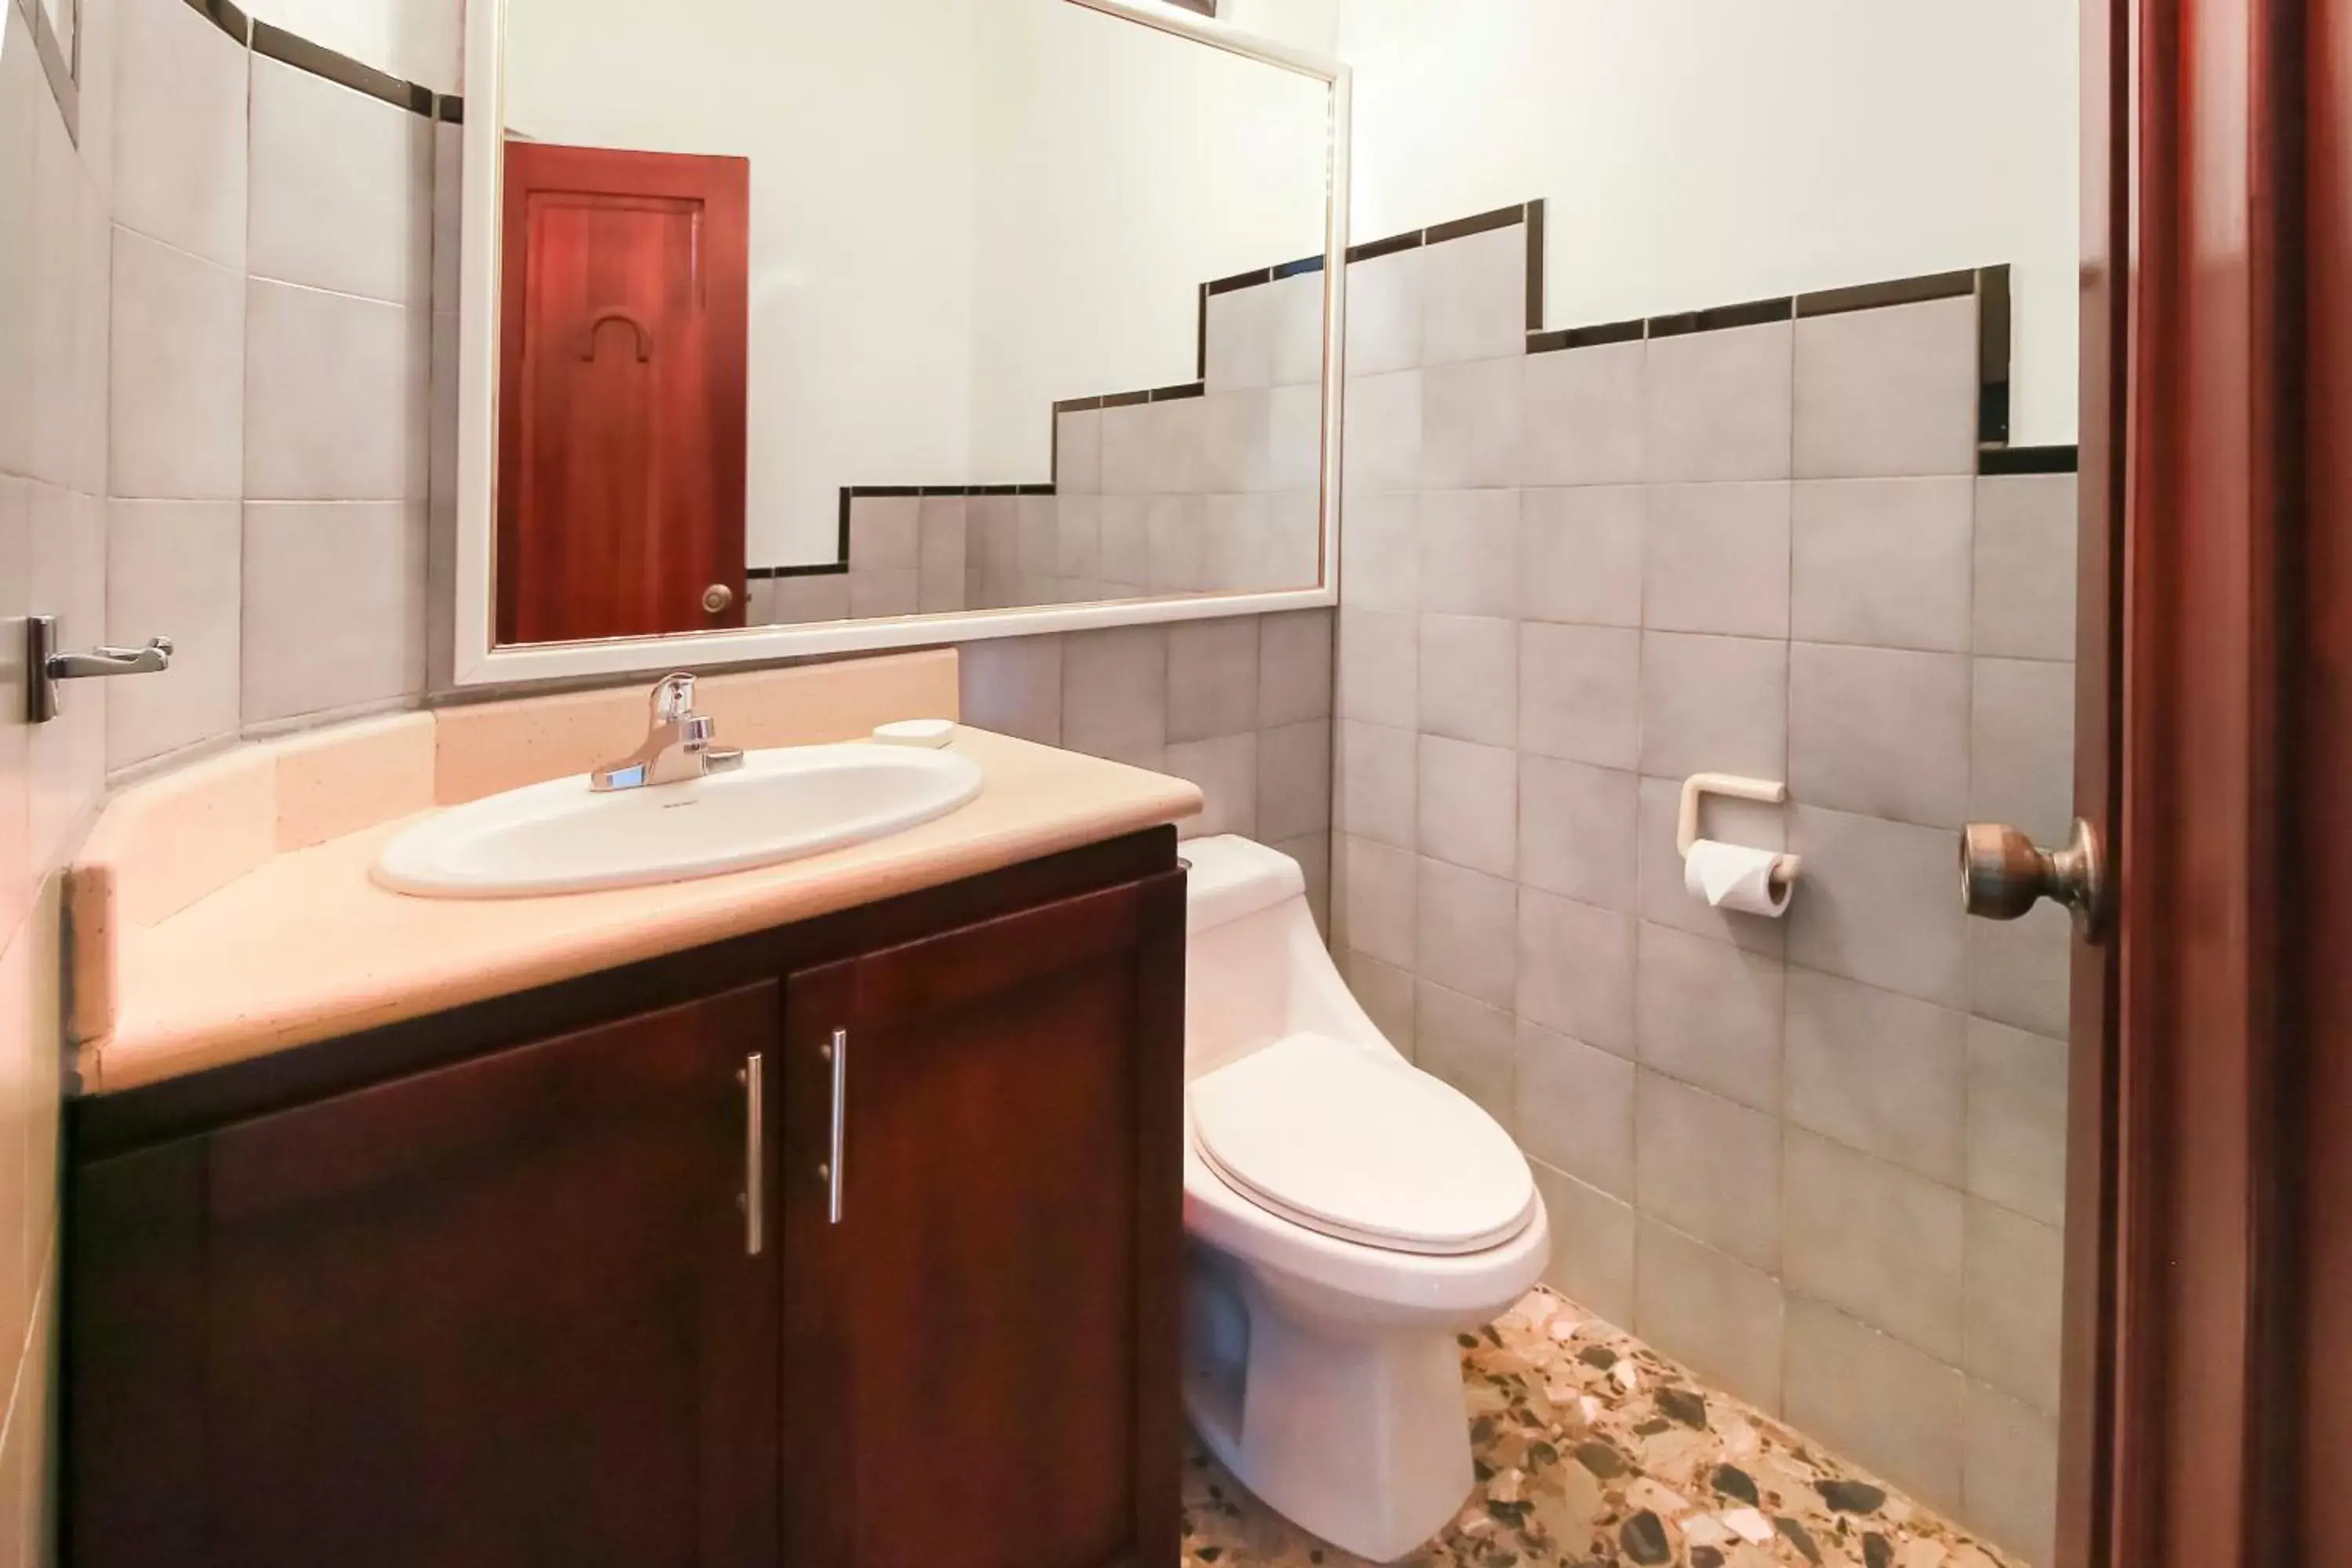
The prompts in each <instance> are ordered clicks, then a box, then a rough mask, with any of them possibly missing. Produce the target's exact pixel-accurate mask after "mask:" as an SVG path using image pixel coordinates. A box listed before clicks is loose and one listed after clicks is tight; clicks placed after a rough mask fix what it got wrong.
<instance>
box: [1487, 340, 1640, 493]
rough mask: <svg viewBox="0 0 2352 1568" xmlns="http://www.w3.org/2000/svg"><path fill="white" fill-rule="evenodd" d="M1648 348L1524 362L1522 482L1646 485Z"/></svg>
mask: <svg viewBox="0 0 2352 1568" xmlns="http://www.w3.org/2000/svg"><path fill="white" fill-rule="evenodd" d="M1648 357H1649V349H1648V345H1647V344H1646V343H1643V342H1630V343H1609V344H1605V345H1603V346H1601V347H1599V348H1589V349H1565V350H1559V351H1556V352H1554V353H1539V354H1529V355H1528V361H1527V390H1526V402H1525V405H1524V408H1523V415H1522V418H1521V422H1520V426H1521V427H1520V440H1521V442H1522V443H1523V446H1524V451H1523V452H1522V454H1521V457H1520V459H1519V480H1520V482H1521V483H1523V484H1529V485H1622V484H1632V483H1634V482H1637V481H1638V480H1640V479H1642V478H1643V468H1644V462H1643V373H1644V367H1645V366H1646V364H1647V362H1648Z"/></svg>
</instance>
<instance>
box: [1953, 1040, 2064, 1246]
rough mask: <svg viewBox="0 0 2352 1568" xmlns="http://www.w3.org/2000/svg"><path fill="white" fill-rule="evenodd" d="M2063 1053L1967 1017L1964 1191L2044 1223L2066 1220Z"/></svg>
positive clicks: (2057, 1045)
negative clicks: (1966, 1185)
mask: <svg viewBox="0 0 2352 1568" xmlns="http://www.w3.org/2000/svg"><path fill="white" fill-rule="evenodd" d="M2066 1051H2067V1047H2066V1046H2065V1044H2064V1042H2063V1041H2059V1040H2046V1039H2043V1038H2042V1037H2040V1036H2039V1035H2029V1034H2025V1033H2023V1032H2022V1031H2021V1030H2017V1029H2012V1028H2010V1027H2008V1026H2005V1025H2000V1024H1995V1023H1991V1022H1989V1021H1988V1020H1986V1019H1983V1018H1971V1019H1969V1192H1971V1193H1974V1194H1977V1195H1978V1196H1979V1197H1982V1198H1989V1199H1990V1200H1991V1201H1992V1202H1994V1203H1997V1204H2000V1205H2002V1206H2004V1207H2007V1208H2012V1209H2015V1210H2016V1211H2017V1212H2018V1213H2020V1214H2021V1215H2027V1216H2029V1217H2030V1218H2032V1219H2037V1220H2040V1221H2041V1222H2042V1224H2044V1225H2058V1224H2061V1223H2063V1221H2064V1219H2065V1217H2066Z"/></svg>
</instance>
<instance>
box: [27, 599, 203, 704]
mask: <svg viewBox="0 0 2352 1568" xmlns="http://www.w3.org/2000/svg"><path fill="white" fill-rule="evenodd" d="M25 626H26V657H25V668H26V700H25V709H26V711H25V717H26V720H27V721H30V722H32V723H35V724H46V723H47V722H48V721H50V720H52V719H54V718H56V717H57V716H58V681H60V680H93V679H102V678H105V677H109V676H116V675H152V674H153V673H155V672H156V671H157V670H163V669H169V668H172V639H171V638H170V637H151V638H149V639H148V642H147V646H146V647H95V648H92V649H90V650H89V652H88V653H59V652H58V651H57V641H58V620H57V617H56V616H30V617H28V618H27V619H26V623H25Z"/></svg>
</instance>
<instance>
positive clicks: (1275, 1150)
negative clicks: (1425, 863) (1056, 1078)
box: [1183, 837, 1551, 1562]
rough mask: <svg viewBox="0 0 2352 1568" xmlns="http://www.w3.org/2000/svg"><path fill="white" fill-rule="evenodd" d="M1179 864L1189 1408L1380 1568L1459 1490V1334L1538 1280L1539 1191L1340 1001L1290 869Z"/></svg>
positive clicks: (1209, 841)
mask: <svg viewBox="0 0 2352 1568" xmlns="http://www.w3.org/2000/svg"><path fill="white" fill-rule="evenodd" d="M1183 854H1184V858H1185V859H1186V860H1187V861H1189V862H1190V864H1191V866H1192V878H1191V884H1190V895H1189V911H1188V920H1187V940H1186V954H1185V1002H1184V1054H1185V1064H1184V1065H1185V1122H1186V1127H1185V1132H1186V1143H1185V1152H1184V1226H1185V1232H1186V1238H1187V1259H1186V1292H1187V1299H1186V1302H1185V1364H1184V1405H1185V1411H1186V1414H1187V1415H1189V1416H1190V1417H1191V1419H1192V1425H1193V1426H1194V1428H1195V1430H1197V1431H1198V1432H1199V1434H1200V1436H1201V1439H1202V1442H1203V1443H1205V1444H1206V1445H1207V1446H1208V1447H1209V1448H1210V1450H1211V1451H1212V1452H1213V1453H1214V1454H1215V1455H1216V1456H1217V1458H1220V1459H1222V1460H1223V1461H1224V1463H1225V1465H1226V1466H1227V1467H1228V1468H1231V1469H1232V1470H1233V1472H1234V1475H1235V1476H1236V1477H1238V1478H1239V1479H1240V1480H1241V1481H1242V1483H1243V1484H1244V1485H1245V1486H1247V1487H1248V1488H1249V1489H1250V1490H1251V1491H1253V1492H1255V1494H1256V1495H1257V1496H1258V1498H1259V1499H1260V1500H1263V1501H1264V1502H1265V1503H1266V1504H1267V1505H1268V1506H1270V1507H1272V1508H1274V1509H1275V1510H1277V1511H1278V1512H1280V1513H1282V1514H1284V1515H1285V1516H1286V1517H1287V1518H1288V1519H1290V1520H1291V1521H1293V1522H1295V1523H1297V1524H1298V1525H1300V1526H1303V1527H1304V1528H1306V1529H1307V1530H1309V1531H1313V1532H1314V1533H1315V1534H1317V1535H1319V1536H1321V1537H1323V1538H1324V1539H1325V1540H1327V1541H1328V1542H1332V1543H1333V1544H1335V1545H1338V1546H1340V1547H1344V1548H1345V1549H1347V1550H1348V1551H1349V1552H1355V1553H1357V1554H1358V1555H1359V1556H1362V1557H1369V1558H1371V1559H1373V1560H1375V1561H1379V1562H1389V1561H1392V1560H1394V1559H1396V1558H1398V1557H1401V1556H1402V1555H1404V1554H1405V1553H1406V1552H1410V1551H1412V1549H1413V1548H1414V1547H1415V1546H1418V1545H1420V1544H1421V1543H1422V1542H1424V1541H1426V1540H1427V1539H1428V1538H1429V1537H1430V1536H1432V1535H1433V1534H1435V1533H1436V1532H1437V1531H1439V1530H1441V1529H1443V1528H1444V1525H1445V1523H1446V1521H1448V1520H1449V1519H1450V1518H1451V1517H1452V1516H1453V1514H1454V1510H1456V1509H1458V1508H1460V1507H1461V1506H1462V1503H1463V1501H1464V1500H1465V1498H1466V1497H1467V1496H1468V1495H1469V1493H1470V1489H1471V1486H1472V1481H1473V1477H1472V1473H1471V1462H1470V1421H1469V1413H1468V1410H1467V1407H1466V1405H1465V1402H1464V1398H1463V1388H1462V1363H1461V1347H1460V1345H1459V1343H1458V1342H1457V1341H1456V1339H1455V1335H1457V1334H1459V1333H1461V1332H1462V1331H1465V1330H1468V1329H1472V1328H1475V1327H1476V1326H1478V1325H1479V1324H1482V1323H1485V1322H1486V1321H1489V1320H1491V1319H1493V1318H1495V1317H1496V1316H1497V1315H1498V1314H1500V1313H1501V1312H1502V1311H1503V1310H1504V1309H1506V1308H1507V1307H1508V1306H1510V1304H1511V1303H1512V1302H1514V1301H1516V1300H1518V1298H1519V1297H1520V1296H1521V1295H1523V1294H1524V1293H1525V1292H1526V1291H1527V1289H1528V1288H1529V1287H1530V1286H1532V1285H1533V1284H1534V1283H1535V1282H1536V1279H1537V1277H1538V1275H1539V1274H1541V1273H1542V1271H1543V1267H1544V1264H1545V1262H1546V1260H1547V1259H1548V1258H1549V1253H1550V1246H1551V1238H1550V1232H1549V1227H1548V1225H1547V1221H1546V1218H1545V1215H1544V1208H1543V1202H1542V1199H1541V1198H1540V1197H1539V1196H1538V1194H1537V1193H1536V1190H1535V1184H1534V1180H1533V1178H1532V1176H1531V1175H1530V1173H1529V1172H1528V1164H1527V1161H1526V1160H1525V1159H1524V1158H1523V1157H1522V1156H1521V1155H1520V1153H1519V1152H1518V1149H1517V1146H1516V1145H1514V1144H1513V1142H1511V1138H1510V1134H1509V1133H1507V1131H1504V1130H1503V1128H1502V1127H1501V1126H1500V1125H1499V1124H1497V1123H1496V1121H1494V1120H1493V1119H1492V1118H1491V1117H1489V1116H1487V1115H1486V1112H1485V1111H1484V1110H1481V1109H1480V1108H1479V1107H1478V1106H1477V1105H1476V1104H1475V1102H1474V1101H1472V1100H1469V1099H1468V1098H1467V1097H1466V1096H1465V1095H1463V1094H1462V1093H1461V1092H1460V1091H1458V1090H1456V1089H1454V1088H1452V1087H1451V1086H1450V1085H1447V1084H1445V1083H1444V1082H1442V1081H1440V1080H1439V1079H1435V1078H1433V1077H1431V1076H1430V1075H1428V1074H1427V1073H1424V1072H1422V1071H1421V1070H1419V1069H1418V1068H1414V1067H1413V1066H1412V1064H1411V1063H1410V1062H1408V1061H1406V1060H1405V1059H1404V1058H1403V1057H1402V1054H1400V1053H1399V1052H1398V1051H1397V1049H1396V1047H1393V1046H1392V1045H1391V1044H1390V1043H1389V1041H1388V1040H1387V1039H1386V1038H1385V1037H1383V1036H1382V1035H1381V1032H1380V1030H1379V1028H1378V1027H1377V1026H1375V1025H1374V1024H1373V1023H1372V1021H1371V1019H1370V1017H1369V1016H1367V1015H1366V1014H1365V1012H1364V1010H1363V1008H1362V1007H1361V1006H1360V1005H1358V1004H1357V1002H1356V1000H1355V998H1354V997H1353V996H1352V995H1350V994H1349V992H1348V988H1347V986H1346V984H1344V983H1343V982H1342V981H1341V980H1340V978H1339V971H1338V970H1337V969H1335V968H1334V967H1333V966H1332V963H1331V958H1330V954H1329V953H1328V951H1326V949H1325V947H1324V945H1323V942H1322V939H1321V938H1320V937H1319V936H1318V934H1317V933H1316V930H1315V924H1314V920H1313V917H1312V915H1311V914H1310V913H1309V912H1308V910H1307V898H1306V882H1305V879H1304V878H1303V876H1302V875H1301V874H1300V871H1299V868H1298V866H1297V862H1296V861H1294V860H1292V859H1290V858H1288V857H1287V856H1285V855H1282V854H1280V853H1278V852H1277V851H1275V850H1272V849H1268V848H1266V847H1265V846H1263V845H1260V844H1255V843H1252V842H1251V841H1250V840H1248V839H1245V838H1238V837H1213V838H1198V839H1193V840H1192V841H1191V842H1189V843H1187V844H1186V845H1185V846H1184V849H1183Z"/></svg>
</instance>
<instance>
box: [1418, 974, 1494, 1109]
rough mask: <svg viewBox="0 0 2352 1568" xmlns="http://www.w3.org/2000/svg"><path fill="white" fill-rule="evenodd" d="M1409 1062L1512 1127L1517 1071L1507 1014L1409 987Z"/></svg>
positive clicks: (1426, 986)
mask: <svg viewBox="0 0 2352 1568" xmlns="http://www.w3.org/2000/svg"><path fill="white" fill-rule="evenodd" d="M1413 1010H1414V1019H1413V1061H1414V1064H1415V1065H1416V1066H1418V1067H1419V1068H1421V1069H1422V1070H1423V1072H1427V1073H1431V1074H1433V1075H1434V1076H1436V1077H1438V1078H1441V1079H1444V1080H1445V1081H1446V1082H1447V1083H1450V1084H1452V1085H1453V1086H1454V1088H1456V1089H1460V1090H1461V1091H1462V1092H1463V1093H1465V1094H1466V1095H1468V1096H1469V1097H1470V1098H1471V1099H1472V1100H1476V1101H1477V1102H1478V1104H1479V1105H1480V1106H1481V1107H1482V1108H1483V1109H1484V1110H1486V1113H1487V1114H1488V1115H1489V1116H1492V1117H1494V1118H1495V1119H1496V1121H1500V1122H1501V1123H1503V1124H1504V1125H1505V1126H1506V1127H1507V1126H1509V1125H1510V1120H1511V1102H1512V1099H1513V1094H1514V1091H1513V1089H1512V1079H1513V1075H1514V1073H1515V1072H1516V1070H1517V1068H1516V1064H1515V1062H1514V1060H1513V1058H1514V1056H1515V1054H1516V1048H1515V1047H1514V1045H1513V1043H1512V1038H1511V1015H1510V1013H1509V1012H1508V1011H1507V1010H1506V1009H1504V1008H1501V1007H1495V1006H1489V1005H1487V1004H1486V1003H1484V1002H1481V1001H1479V1000H1477V999H1476V998H1475V997H1471V996H1465V995H1463V994H1460V993H1459V992H1455V991H1449V990H1447V989H1446V988H1445V987H1444V986H1443V985H1433V984H1430V983H1429V982H1428V981H1426V980H1423V981H1422V982H1421V983H1420V984H1417V985H1416V986H1415V987H1414V988H1413Z"/></svg>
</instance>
